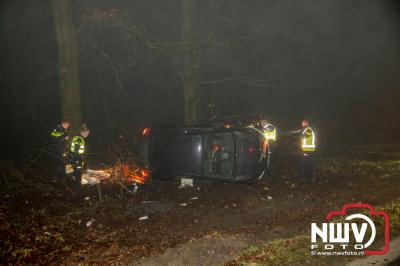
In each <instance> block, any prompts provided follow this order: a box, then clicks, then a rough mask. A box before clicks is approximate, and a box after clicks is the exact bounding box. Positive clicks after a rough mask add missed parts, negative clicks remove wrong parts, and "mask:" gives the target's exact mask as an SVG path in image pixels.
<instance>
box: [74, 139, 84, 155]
mask: <svg viewBox="0 0 400 266" xmlns="http://www.w3.org/2000/svg"><path fill="white" fill-rule="evenodd" d="M71 152H73V153H78V154H84V153H85V139H84V138H83V137H81V136H75V137H73V138H72V141H71Z"/></svg>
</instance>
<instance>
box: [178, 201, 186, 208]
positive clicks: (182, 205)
mask: <svg viewBox="0 0 400 266" xmlns="http://www.w3.org/2000/svg"><path fill="white" fill-rule="evenodd" d="M179 206H181V207H186V206H187V203H184V202H183V203H181V204H179Z"/></svg>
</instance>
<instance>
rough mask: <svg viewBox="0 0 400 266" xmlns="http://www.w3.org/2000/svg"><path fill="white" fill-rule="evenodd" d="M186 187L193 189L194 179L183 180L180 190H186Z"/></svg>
mask: <svg viewBox="0 0 400 266" xmlns="http://www.w3.org/2000/svg"><path fill="white" fill-rule="evenodd" d="M184 187H193V179H192V178H181V184H180V185H179V188H184Z"/></svg>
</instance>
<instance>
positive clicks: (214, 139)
mask: <svg viewBox="0 0 400 266" xmlns="http://www.w3.org/2000/svg"><path fill="white" fill-rule="evenodd" d="M140 153H141V161H142V164H143V166H144V167H146V168H148V169H150V171H151V173H152V176H153V177H154V178H162V179H167V180H172V179H174V178H175V177H177V176H180V177H181V176H191V177H197V178H199V179H208V180H222V181H232V182H254V181H257V180H259V179H260V178H261V177H262V176H263V175H264V174H265V172H266V170H267V167H268V142H267V140H266V139H265V137H264V135H263V134H262V133H261V132H260V131H259V130H257V129H253V128H221V129H218V128H214V127H180V128H165V127H164V128H146V129H145V130H144V131H143V140H142V144H141V152H140Z"/></svg>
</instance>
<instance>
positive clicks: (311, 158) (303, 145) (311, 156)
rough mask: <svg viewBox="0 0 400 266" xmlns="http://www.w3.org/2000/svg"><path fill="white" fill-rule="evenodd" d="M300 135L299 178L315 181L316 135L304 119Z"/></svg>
mask: <svg viewBox="0 0 400 266" xmlns="http://www.w3.org/2000/svg"><path fill="white" fill-rule="evenodd" d="M299 133H300V150H301V155H300V176H301V177H302V178H304V179H311V181H313V182H314V181H315V151H316V135H315V131H314V130H313V129H312V127H311V126H310V122H309V121H308V120H307V119H304V120H303V121H302V122H301V128H300V130H299Z"/></svg>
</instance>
